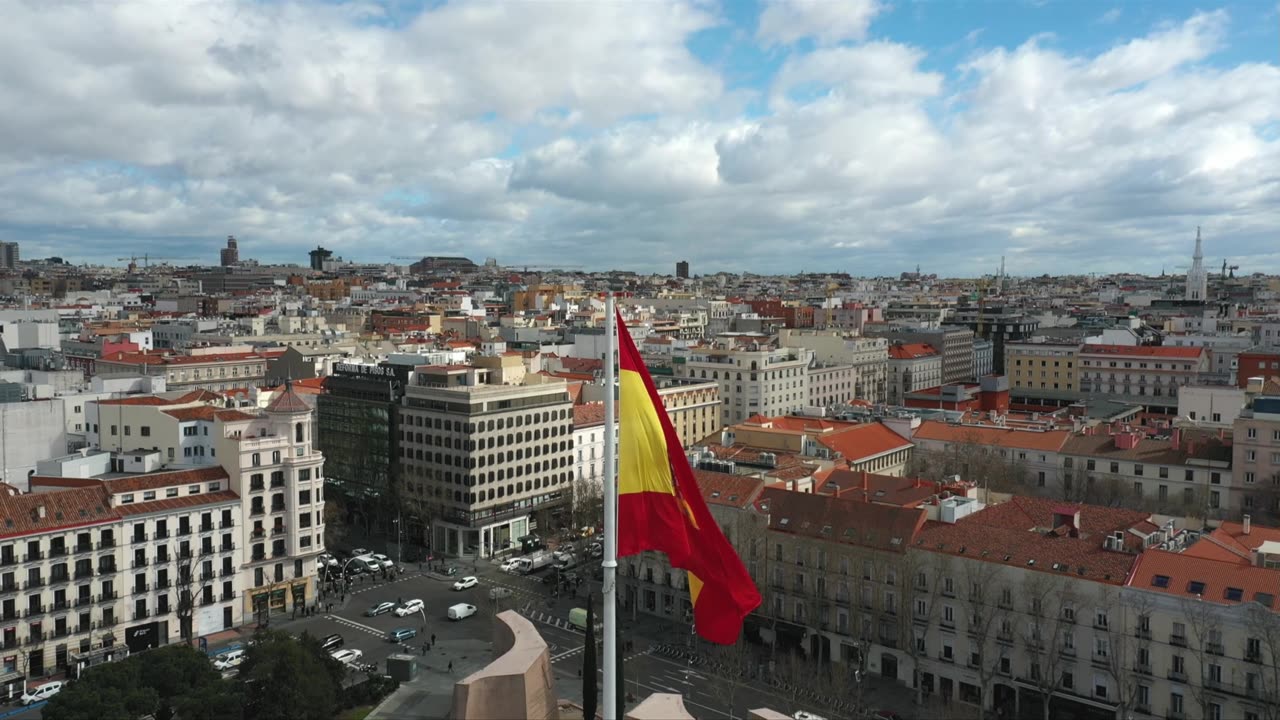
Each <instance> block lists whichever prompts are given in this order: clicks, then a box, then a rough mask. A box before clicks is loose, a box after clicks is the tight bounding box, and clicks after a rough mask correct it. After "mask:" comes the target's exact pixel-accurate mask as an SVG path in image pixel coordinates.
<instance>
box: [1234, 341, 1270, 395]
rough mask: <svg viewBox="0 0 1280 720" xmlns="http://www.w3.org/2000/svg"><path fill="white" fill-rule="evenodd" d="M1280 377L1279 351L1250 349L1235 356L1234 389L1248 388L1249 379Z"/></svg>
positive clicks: (1262, 348) (1260, 348)
mask: <svg viewBox="0 0 1280 720" xmlns="http://www.w3.org/2000/svg"><path fill="white" fill-rule="evenodd" d="M1258 377H1260V378H1263V379H1264V380H1267V379H1270V378H1274V377H1280V350H1277V349H1267V348H1264V347H1256V348H1251V349H1250V350H1248V351H1246V352H1242V353H1240V354H1239V355H1237V356H1236V387H1240V388H1244V387H1248V385H1249V380H1250V378H1258Z"/></svg>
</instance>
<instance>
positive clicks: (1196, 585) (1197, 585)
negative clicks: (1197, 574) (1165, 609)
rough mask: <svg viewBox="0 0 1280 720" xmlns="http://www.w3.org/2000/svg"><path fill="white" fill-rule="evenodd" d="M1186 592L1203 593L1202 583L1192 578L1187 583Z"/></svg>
mask: <svg viewBox="0 0 1280 720" xmlns="http://www.w3.org/2000/svg"><path fill="white" fill-rule="evenodd" d="M1187 592H1189V593H1191V594H1192V595H1203V594H1204V583H1203V582H1201V581H1199V580H1192V581H1191V582H1189V583H1187Z"/></svg>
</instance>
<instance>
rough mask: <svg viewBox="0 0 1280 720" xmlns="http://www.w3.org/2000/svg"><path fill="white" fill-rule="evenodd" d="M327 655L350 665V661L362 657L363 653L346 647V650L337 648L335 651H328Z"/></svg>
mask: <svg viewBox="0 0 1280 720" xmlns="http://www.w3.org/2000/svg"><path fill="white" fill-rule="evenodd" d="M329 655H330V657H332V658H333V659H334V660H337V661H338V662H340V663H344V664H347V665H350V664H351V663H353V662H355V661H357V660H359V659H360V658H362V657H364V653H362V652H360V651H359V650H356V649H354V648H348V649H346V650H338V651H336V652H332V653H330V654H329Z"/></svg>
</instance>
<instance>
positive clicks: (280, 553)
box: [271, 548, 289, 558]
mask: <svg viewBox="0 0 1280 720" xmlns="http://www.w3.org/2000/svg"><path fill="white" fill-rule="evenodd" d="M288 555H289V551H288V550H285V549H284V548H277V549H275V550H272V551H271V557H273V558H282V557H287V556H288Z"/></svg>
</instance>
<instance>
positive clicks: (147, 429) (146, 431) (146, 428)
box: [141, 425, 151, 437]
mask: <svg viewBox="0 0 1280 720" xmlns="http://www.w3.org/2000/svg"><path fill="white" fill-rule="evenodd" d="M141 431H142V437H151V426H150V425H143V426H142V428H141Z"/></svg>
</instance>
